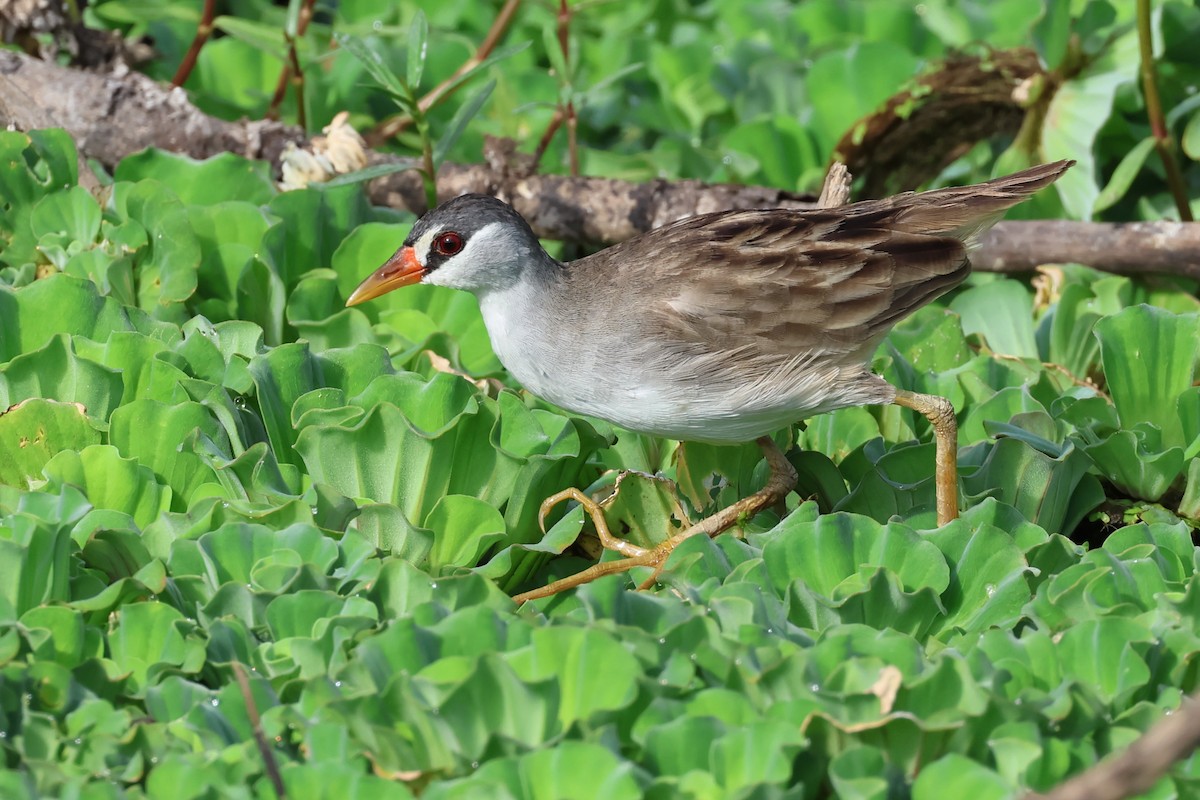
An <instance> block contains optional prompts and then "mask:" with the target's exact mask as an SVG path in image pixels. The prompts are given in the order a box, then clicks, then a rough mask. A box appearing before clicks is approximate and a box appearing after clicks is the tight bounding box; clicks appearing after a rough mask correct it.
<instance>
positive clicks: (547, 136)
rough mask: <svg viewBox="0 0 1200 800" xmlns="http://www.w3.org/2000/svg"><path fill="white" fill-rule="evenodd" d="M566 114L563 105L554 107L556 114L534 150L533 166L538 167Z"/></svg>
mask: <svg viewBox="0 0 1200 800" xmlns="http://www.w3.org/2000/svg"><path fill="white" fill-rule="evenodd" d="M565 118H566V114H564V113H563V108H562V106H559V107H557V108H555V109H554V116H553V117H551V118H550V124H549V125H547V126H546V132H545V133H543V134H542V138H541V140H539V141H538V146H537V150H535V151H534V152H533V166H534V167H536V166H537V165H538V164H540V163H541V161H542V156H544V155H545V154H546V148H547V147H549V146H550V142H551V140H553V139H554V134H556V133H558V129H559V127H561V126H562V124H563V120H564V119H565Z"/></svg>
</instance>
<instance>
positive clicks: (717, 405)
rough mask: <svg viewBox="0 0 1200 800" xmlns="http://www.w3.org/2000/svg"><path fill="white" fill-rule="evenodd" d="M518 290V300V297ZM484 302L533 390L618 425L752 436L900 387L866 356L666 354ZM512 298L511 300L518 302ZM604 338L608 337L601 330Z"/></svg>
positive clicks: (692, 437) (491, 328) (498, 345)
mask: <svg viewBox="0 0 1200 800" xmlns="http://www.w3.org/2000/svg"><path fill="white" fill-rule="evenodd" d="M519 299H520V298H516V299H515V300H519ZM489 300H492V301H493V302H488V303H483V304H481V305H482V307H483V310H484V315H485V318H487V321H488V332H489V334H490V336H491V340H492V346H493V348H494V350H495V352H496V355H497V356H498V357H499V359H500V361H501V363H503V364H504V366H505V367H506V368H507V369H508V371H509V372H510V373H512V375H513V376H514V377H515V378H516V379H517V380H518V381H520V383H521V385H522V386H524V387H525V388H526V389H528V390H529V391H530V392H532V393H533V394H535V395H537V396H538V397H541V398H542V399H544V400H547V401H549V402H551V403H553V404H555V405H557V406H559V407H561V408H563V409H565V410H567V411H571V412H574V413H576V414H583V415H586V416H592V417H598V418H600V419H602V420H606V421H607V422H611V423H613V424H614V425H617V426H619V427H621V428H625V429H627V430H631V431H636V432H638V433H647V434H651V435H654V436H661V437H664V438H668V439H678V440H683V441H696V442H711V443H716V444H724V443H738V442H747V441H750V440H752V439H755V438H756V437H758V436H763V435H765V434H768V433H771V432H773V431H777V430H779V429H781V428H784V427H786V426H788V425H791V424H792V423H794V422H798V421H799V420H802V419H804V418H806V417H809V416H812V415H814V414H820V413H823V412H826V411H832V410H834V409H838V408H844V407H845V406H851V405H864V404H867V403H881V402H882V403H887V402H891V400H892V399H893V398H894V397H895V390H894V389H892V388H891V387H890V386H889V385H888V384H887V383H885V382H884V381H883V380H882V379H880V378H878V377H876V376H874V375H871V374H870V372H869V371H867V369H866V367H865V366H864V365H861V364H852V365H848V366H847V365H836V364H821V363H815V362H814V361H813V360H812V359H806V358H797V359H790V360H785V361H783V362H781V363H778V364H774V365H768V366H767V367H766V368H764V369H761V370H758V369H750V370H749V371H746V370H742V371H737V370H736V369H735V367H736V365H734V366H731V362H734V361H736V359H731V358H728V357H727V356H726V354H719V353H707V354H702V355H700V356H687V355H685V356H668V355H667V354H666V352H665V350H664V348H662V347H661V346H654V343H653V342H650V341H648V340H646V339H643V340H642V341H640V342H639V341H638V339H637V338H636V337H633V338H632V343H631V338H630V337H629V336H624V337H598V336H595V332H594V331H593V336H591V337H585V336H582V335H580V334H579V333H578V331H577V330H572V329H570V328H567V327H565V326H543V327H540V328H537V327H533V326H530V325H521V324H519V323H518V321H520V320H522V319H525V320H528V319H533V318H534V314H535V311H536V309H533V310H530V311H529V313H528V314H522V313H519V310H520V309H517V311H518V313H511V312H513V310H514V309H513V308H512V307H510V308H509V309H508V310H509V312H510V313H506V314H498V313H495V308H496V307H497V306H498V305H499V298H494V299H493V298H489ZM516 305H517V304H516V302H515V301H514V306H516ZM601 339H603V340H601Z"/></svg>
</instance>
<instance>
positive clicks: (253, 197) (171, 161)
mask: <svg viewBox="0 0 1200 800" xmlns="http://www.w3.org/2000/svg"><path fill="white" fill-rule="evenodd" d="M113 177H114V178H115V179H116V180H118V181H139V180H143V179H147V178H153V179H154V180H157V181H160V182H162V183H164V184H166V185H168V186H170V187H171V191H172V192H174V193H175V195H176V196H177V197H178V198H179V199H180V200H182V201H183V202H184V203H185V204H187V205H189V206H211V205H214V204H216V203H222V202H228V201H239V202H245V203H252V204H254V205H261V204H265V203H268V202H270V200H271V198H272V197H274V196H275V195H277V194H278V193H279V191H278V190H277V189H276V188H275V183H274V181H272V180H271V169H270V165H268V164H267V163H266V162H265V161H251V160H249V159H247V158H244V157H243V156H240V155H237V154H235V153H219V154H217V155H215V156H212V157H211V158H206V159H203V160H201V159H195V158H190V157H188V156H186V155H180V154H178V153H170V152H167V151H165V150H159V149H158V148H154V147H151V148H148V149H146V150H143V151H141V152H140V153H134V154H133V155H130V156H126V157H125V158H123V159H122V160H121V163H119V164H117V168H116V170H115V172H114V173H113ZM189 213H194V211H193V210H192V209H189ZM230 239H232V237H230ZM223 241H229V239H224V237H223Z"/></svg>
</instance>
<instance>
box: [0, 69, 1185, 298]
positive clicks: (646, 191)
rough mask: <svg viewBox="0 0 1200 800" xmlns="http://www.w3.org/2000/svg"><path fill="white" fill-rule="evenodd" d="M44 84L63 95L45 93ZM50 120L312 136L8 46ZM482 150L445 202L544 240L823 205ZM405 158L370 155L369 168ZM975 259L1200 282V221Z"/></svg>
mask: <svg viewBox="0 0 1200 800" xmlns="http://www.w3.org/2000/svg"><path fill="white" fill-rule="evenodd" d="M47 86H53V87H55V90H54V91H53V92H48V91H45V87H47ZM52 124H53V125H59V126H61V127H63V128H66V129H67V130H68V131H69V132H70V133H71V135H72V136H73V137H74V138H75V141H76V142H77V143H78V145H79V148H80V151H81V153H82V154H83V155H85V156H87V157H88V158H94V159H96V160H97V161H99V162H100V163H102V164H105V165H108V166H112V165H114V164H116V163H117V162H118V161H120V160H121V159H122V158H124V157H125V156H128V155H130V154H132V153H136V152H138V151H140V150H143V149H145V148H147V147H158V148H161V149H163V150H168V151H171V152H174V153H181V154H186V155H189V156H192V157H193V158H207V157H209V156H213V155H216V154H218V153H223V152H233V153H238V154H240V155H243V156H245V157H247V158H255V159H264V160H268V161H271V162H272V163H274V164H276V165H278V163H279V155H280V153H281V152H282V151H283V149H284V145H285V144H287V143H288V142H292V143H295V144H297V145H303V144H304V143H305V142H306V140H307V137H306V136H305V134H304V132H303V131H302V130H300V129H299V128H296V127H293V126H288V125H283V124H281V123H278V122H272V121H257V122H255V121H248V120H242V121H239V122H227V121H225V120H220V119H216V118H214V117H210V116H208V115H206V114H204V113H202V112H201V111H200V110H198V109H197V108H196V107H195V106H193V105H192V104H191V103H190V102H189V101H188V99H187V95H186V93H184V92H183V91H182V90H179V89H176V90H170V89H168V88H165V87H163V86H161V85H159V84H157V83H155V82H154V81H152V80H150V79H149V78H147V77H146V76H144V75H142V74H140V73H137V72H132V71H129V70H128V69H123V70H122V69H118V70H116V71H113V72H110V73H106V74H98V73H95V72H86V71H82V70H72V69H69V68H66V67H60V66H57V65H55V64H53V63H49V62H45V61H40V60H38V59H35V58H32V57H29V56H26V55H24V54H22V53H17V52H13V51H0V125H4V126H12V127H14V128H17V129H21V130H28V129H30V128H35V127H46V126H48V125H52ZM485 155H486V156H487V163H484V164H472V165H461V164H444V165H443V166H442V169H441V171H440V174H439V175H438V192H439V197H438V199H439V201H440V200H446V199H449V198H450V197H454V196H457V195H459V194H462V193H464V192H482V193H486V194H494V195H497V196H500V197H503V198H505V199H506V200H508V201H509V202H511V203H512V204H513V205H514V206H516V208H517V210H518V211H520V212H521V213H522V214H523V215H524V216H525V217H526V218H527V219H528V220H529V222H530V224H531V225H532V226H533V229H534V230H535V231H536V232H537V234H538V235H539V236H542V237H544V238H547V239H565V240H576V241H585V242H588V243H592V244H610V243H613V242H618V241H622V240H624V239H628V238H630V237H632V236H636V235H637V234H639V233H641V232H643V231H646V230H649V229H651V228H654V227H657V226H659V225H663V224H666V223H668V222H671V221H673V220H676V219H680V218H682V217H686V216H691V215H694V214H703V213H706V212H709V211H721V210H724V209H731V208H770V207H790V208H811V207H813V206H814V205H815V198H813V197H810V196H807V195H802V194H796V193H793V192H785V191H782V190H778V189H771V188H767V187H762V186H735V185H729V184H716V185H714V184H705V183H702V182H700V181H689V180H680V181H665V180H655V181H649V182H646V183H631V182H629V181H622V180H614V179H609V178H596V177H578V178H571V177H567V176H562V175H536V174H530V170H529V166H528V165H529V156H525V155H522V154H519V153H517V152H516V151H515V147H513V146H512V144H511V143H505V142H495V143H492V144H491V145H490V146H489V152H487V153H486V154H485ZM398 160H399V158H398V157H397V156H391V155H384V154H379V153H375V154H371V156H370V161H371V163H372V164H380V163H388V162H394V161H398ZM369 193H370V196H371V199H372V201H373V202H375V203H377V204H380V205H387V206H391V207H392V208H397V209H406V210H409V211H412V212H414V213H422V212H423V211H425V210H426V208H425V194H424V187H423V185H422V182H421V179H420V176H419V175H417V174H416V173H414V172H412V171H409V172H399V173H394V174H391V175H388V176H386V177H383V178H379V179H377V180H375V181H373V182H372V183H371V185H370V187H369ZM973 261H974V264H975V268H976V269H978V270H981V271H988V272H1013V273H1015V272H1029V271H1032V270H1033V269H1034V268H1035V267H1036V266H1038V265H1040V264H1046V263H1063V262H1078V263H1083V264H1090V265H1092V266H1094V267H1096V268H1098V269H1103V270H1106V271H1109V272H1114V273H1119V274H1124V275H1153V274H1166V275H1178V276H1186V277H1190V278H1193V279H1200V223H1178V222H1137V223H1084V222H1068V221H1040V222H1002V223H1000V224H999V225H997V226H996V227H995V228H994V229H993V230H992V232H991V233H990V234H989V235H988V236H987V237H985V239H984V240H983V244H982V246H981V247H980V249H979V251H978V252H977V253H976V254H975V255H974V257H973Z"/></svg>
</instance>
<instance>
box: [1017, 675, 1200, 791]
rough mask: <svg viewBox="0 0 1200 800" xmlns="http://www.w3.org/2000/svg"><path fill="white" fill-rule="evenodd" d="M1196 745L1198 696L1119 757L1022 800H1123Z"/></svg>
mask: <svg viewBox="0 0 1200 800" xmlns="http://www.w3.org/2000/svg"><path fill="white" fill-rule="evenodd" d="M1197 746H1200V696H1197V695H1196V694H1192V695H1188V696H1187V697H1184V698H1183V704H1182V705H1181V706H1180V707H1179V709H1178V710H1177V711H1175V712H1174V713H1171V712H1168V714H1167V716H1165V717H1163V718H1162V719H1161V720H1159V721H1158V722H1156V723H1155V724H1154V726H1153V727H1151V728H1150V730H1148V731H1146V732H1145V733H1143V734H1142V735H1141V736H1140V737H1139V738H1138V739H1137V740H1135V741H1134V743H1133V744H1131V745H1129V747H1127V748H1126V749H1125V751H1124V752H1122V753H1121V754H1119V755H1116V756H1112V757H1111V758H1107V759H1105V760H1104V761H1101V762H1100V763H1099V764H1096V765H1095V766H1094V767H1091V768H1090V769H1088V770H1087V771H1085V772H1083V773H1081V774H1079V775H1076V776H1075V777H1074V778H1071V779H1070V780H1068V781H1066V782H1065V783H1061V784H1059V785H1058V786H1056V787H1054V788H1053V789H1051V790H1050V791H1049V792H1046V793H1045V794H1036V793H1030V794H1027V795H1026V796H1025V800H1125V798H1128V797H1133V796H1134V795H1138V794H1141V793H1142V792H1145V791H1146V790H1148V789H1149V788H1150V787H1151V786H1153V785H1154V784H1155V783H1157V782H1158V780H1159V779H1160V778H1162V776H1163V775H1166V774H1167V770H1169V769H1170V768H1171V766H1172V765H1173V764H1174V763H1175V762H1177V761H1180V760H1181V759H1184V758H1186V757H1187V756H1188V755H1189V754H1191V752H1192V751H1193V750H1195V749H1196V747H1197Z"/></svg>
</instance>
